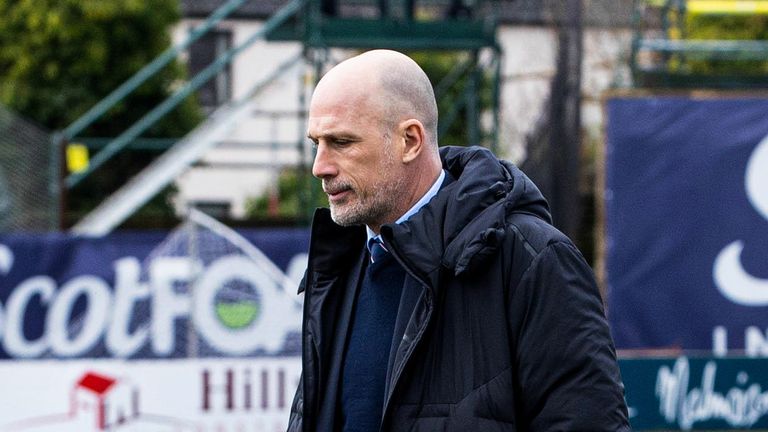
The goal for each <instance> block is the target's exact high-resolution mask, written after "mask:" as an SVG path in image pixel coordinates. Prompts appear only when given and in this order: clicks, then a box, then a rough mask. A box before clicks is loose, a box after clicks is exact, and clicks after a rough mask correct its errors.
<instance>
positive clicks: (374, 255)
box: [369, 239, 389, 262]
mask: <svg viewBox="0 0 768 432" xmlns="http://www.w3.org/2000/svg"><path fill="white" fill-rule="evenodd" d="M369 249H370V250H371V262H377V261H381V260H382V259H383V258H384V257H385V256H386V255H387V254H388V253H389V252H388V251H387V249H386V248H384V245H383V244H381V240H379V239H371V241H370V245H369Z"/></svg>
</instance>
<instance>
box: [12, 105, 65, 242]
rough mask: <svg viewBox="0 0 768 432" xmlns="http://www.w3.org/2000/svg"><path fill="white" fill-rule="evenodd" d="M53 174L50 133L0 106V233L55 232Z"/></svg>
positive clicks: (55, 166) (54, 161) (55, 165)
mask: <svg viewBox="0 0 768 432" xmlns="http://www.w3.org/2000/svg"><path fill="white" fill-rule="evenodd" d="M57 173H58V153H57V152H56V151H55V150H54V145H53V140H52V137H51V134H50V133H49V132H47V131H45V130H43V129H42V128H40V127H38V126H36V125H34V124H33V123H31V122H29V121H27V120H25V119H24V118H22V117H20V116H19V115H17V114H15V113H13V112H11V111H10V110H8V109H7V108H5V107H3V106H0V232H10V231H47V230H52V229H56V227H57V225H58V216H57V215H58V198H57V197H58V193H57V191H56V187H57V186H56V185H57V181H56V180H57V176H58V174H57Z"/></svg>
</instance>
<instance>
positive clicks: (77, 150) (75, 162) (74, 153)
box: [67, 143, 88, 173]
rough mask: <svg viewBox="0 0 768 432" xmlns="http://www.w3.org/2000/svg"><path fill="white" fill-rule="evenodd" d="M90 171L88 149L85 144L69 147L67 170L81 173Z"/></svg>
mask: <svg viewBox="0 0 768 432" xmlns="http://www.w3.org/2000/svg"><path fill="white" fill-rule="evenodd" d="M86 169H88V147H86V146H85V144H79V143H72V144H69V145H67V170H68V171H69V172H71V173H79V172H82V171H85V170H86Z"/></svg>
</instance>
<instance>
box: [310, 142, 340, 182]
mask: <svg viewBox="0 0 768 432" xmlns="http://www.w3.org/2000/svg"><path fill="white" fill-rule="evenodd" d="M336 174H338V171H337V169H336V164H334V162H333V159H332V158H331V156H330V154H329V152H328V148H327V147H326V146H325V145H323V144H322V143H321V144H318V146H317V151H316V153H315V162H314V163H313V164H312V175H313V176H315V177H317V178H320V179H322V178H325V177H333V176H335V175H336Z"/></svg>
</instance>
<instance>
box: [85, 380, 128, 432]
mask: <svg viewBox="0 0 768 432" xmlns="http://www.w3.org/2000/svg"><path fill="white" fill-rule="evenodd" d="M70 415H71V416H72V417H77V418H78V419H90V421H88V422H89V423H91V424H92V425H94V426H95V429H96V430H99V431H103V430H108V429H110V428H113V427H115V426H119V425H123V424H125V423H128V422H130V421H131V420H135V419H137V418H138V417H139V394H138V391H137V390H136V388H135V387H133V386H131V385H130V383H128V382H127V381H126V380H116V379H113V378H110V377H107V376H104V375H99V374H97V373H94V372H88V373H86V374H85V375H84V376H83V377H82V378H80V380H79V381H78V382H77V384H76V385H75V387H74V388H73V389H72V393H71V399H70Z"/></svg>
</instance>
